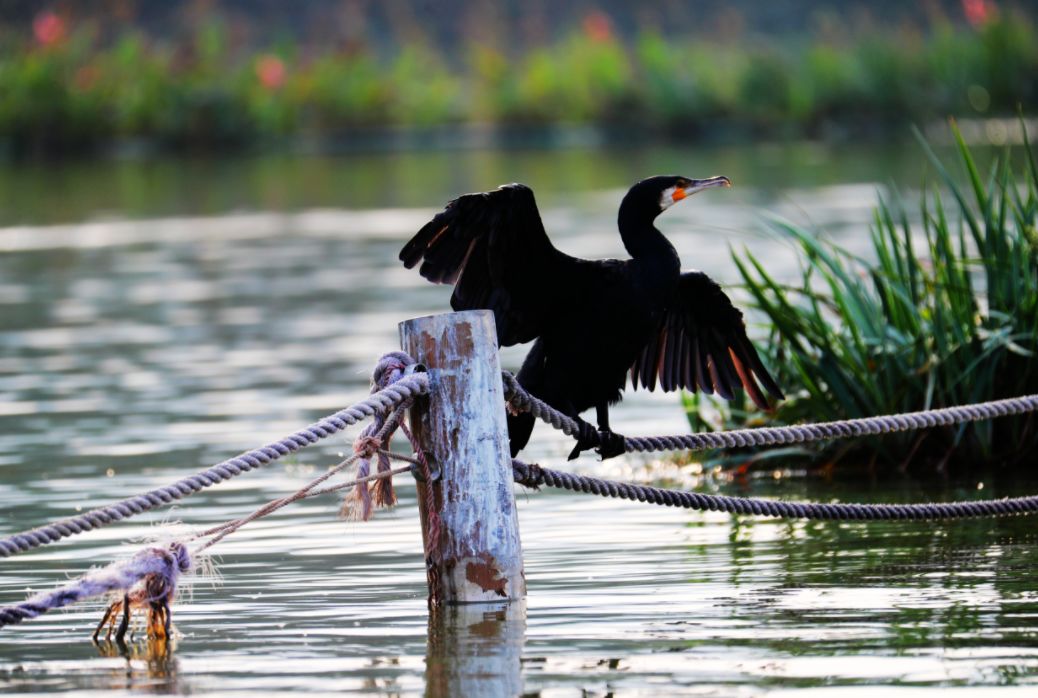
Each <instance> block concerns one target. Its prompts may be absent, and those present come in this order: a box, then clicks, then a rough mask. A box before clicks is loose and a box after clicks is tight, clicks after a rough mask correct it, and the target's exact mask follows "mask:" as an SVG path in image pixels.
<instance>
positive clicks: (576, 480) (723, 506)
mask: <svg viewBox="0 0 1038 698" xmlns="http://www.w3.org/2000/svg"><path fill="white" fill-rule="evenodd" d="M512 476H513V478H514V479H515V481H516V482H517V483H519V484H520V485H523V486H524V487H532V488H537V487H539V486H541V485H547V486H548V487H558V488H560V489H565V490H570V491H571V492H583V493H586V494H597V495H598V496H600V497H614V498H617V499H629V500H632V501H638V502H646V503H648V504H658V505H660V506H666V507H681V508H683V509H696V510H699V511H724V512H728V513H729V514H754V515H757V516H776V517H782V518H787V519H815V520H821V521H881V520H896V521H934V520H937V519H968V518H977V517H987V516H1008V515H1012V514H1029V513H1034V512H1036V511H1038V496H1033V495H1032V496H1028V497H1012V498H1006V499H987V500H978V501H974V502H951V503H948V504H940V503H933V504H815V503H800V502H780V501H774V500H770V499H757V498H754V497H726V496H724V495H716V494H699V493H697V492H686V491H684V490H667V489H662V488H659V487H648V486H646V485H635V484H631V483H626V482H616V481H614V480H602V479H599V478H595V477H588V476H586V475H574V474H572V473H563V472H560V471H558V470H551V469H549V468H542V467H540V466H539V465H537V464H535V463H524V462H522V461H519V460H513V461H512Z"/></svg>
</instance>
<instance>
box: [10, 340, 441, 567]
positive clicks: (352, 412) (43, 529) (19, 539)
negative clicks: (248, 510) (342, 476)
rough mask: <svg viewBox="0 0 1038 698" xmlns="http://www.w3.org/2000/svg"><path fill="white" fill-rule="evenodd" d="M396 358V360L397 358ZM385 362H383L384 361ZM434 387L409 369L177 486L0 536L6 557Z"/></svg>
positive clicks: (238, 470)
mask: <svg viewBox="0 0 1038 698" xmlns="http://www.w3.org/2000/svg"><path fill="white" fill-rule="evenodd" d="M387 356H389V355H387ZM384 360H385V359H384ZM393 360H396V359H395V357H394V359H393ZM382 363H383V362H382V361H380V362H379V366H381V365H382ZM378 371H379V368H378V367H376V372H378ZM428 387H429V377H428V375H427V374H425V373H409V374H407V375H403V376H400V377H399V379H398V380H397V381H396V382H395V383H393V384H391V385H389V386H387V387H386V388H384V389H382V390H380V391H378V392H377V393H375V394H373V395H371V396H370V397H368V398H366V399H365V400H362V401H360V402H358V403H356V404H355V405H351V406H350V407H347V408H346V409H343V410H340V411H338V412H336V413H335V414H332V415H329V416H327V417H324V418H323V419H321V420H319V421H317V422H314V423H313V424H311V425H310V426H308V427H305V428H304V429H301V430H299V431H297V432H295V433H294V434H291V435H290V436H287V437H285V438H283V439H281V440H279V441H274V442H272V443H269V444H267V445H266V446H261V447H260V448H257V449H254V450H252V451H246V452H245V453H242V454H241V455H239V456H236V457H234V458H231V459H229V460H225V461H223V462H222V463H218V464H216V465H214V466H212V467H210V468H207V469H205V470H203V471H201V472H198V473H195V474H194V475H191V476H189V477H186V478H183V479H181V480H177V481H176V482H174V483H173V484H171V485H167V486H165V487H160V488H158V489H154V490H151V491H150V492H145V493H144V494H140V495H137V496H135V497H130V498H128V499H124V500H122V501H120V502H116V503H114V504H109V505H108V506H104V507H100V508H98V509H94V510H92V511H88V512H85V513H83V514H80V515H78V516H73V517H70V518H67V519H64V520H62V521H57V522H55V523H50V524H47V525H45V526H40V527H39V528H34V529H32V530H30V531H23V532H21V533H15V534H13V535H10V536H8V537H6V538H2V539H0V557H10V556H11V555H14V554H16V553H21V552H25V551H27V550H32V549H33V548H37V547H39V546H42V545H47V544H49V543H53V542H55V541H58V540H61V539H62V538H65V537H67V536H72V535H75V534H77V533H82V532H84V531H89V530H92V529H95V528H100V527H101V526H105V525H107V524H110V523H113V522H115V521H119V520H121V519H127V518H130V517H131V516H135V515H137V514H141V513H143V512H145V511H149V510H150V509H154V508H155V507H159V506H162V505H164V504H169V503H170V502H172V501H174V500H177V499H181V498H183V497H187V496H189V495H192V494H194V493H195V492H198V491H200V490H203V489H205V488H206V487H209V486H211V485H215V484H217V483H219V482H223V481H225V480H229V479H231V478H232V477H234V476H236V475H241V474H242V473H245V472H248V471H250V470H254V469H256V468H258V467H260V466H262V465H266V464H267V463H270V462H272V461H275V460H277V459H278V458H281V457H282V456H286V455H288V454H290V453H294V452H295V451H298V450H299V449H301V448H305V447H307V446H310V445H311V444H315V443H317V442H318V441H320V440H321V439H325V438H327V437H329V436H331V435H332V434H335V433H337V432H339V431H342V430H343V429H345V428H346V427H348V426H350V425H352V424H356V423H357V422H360V421H361V420H363V419H366V418H368V417H372V416H374V415H375V414H380V413H381V414H384V413H387V412H389V411H391V410H393V409H395V408H396V407H398V406H399V405H401V404H403V403H404V402H406V401H407V400H410V399H412V398H413V397H415V396H417V395H424V394H425V393H426V392H427V390H428Z"/></svg>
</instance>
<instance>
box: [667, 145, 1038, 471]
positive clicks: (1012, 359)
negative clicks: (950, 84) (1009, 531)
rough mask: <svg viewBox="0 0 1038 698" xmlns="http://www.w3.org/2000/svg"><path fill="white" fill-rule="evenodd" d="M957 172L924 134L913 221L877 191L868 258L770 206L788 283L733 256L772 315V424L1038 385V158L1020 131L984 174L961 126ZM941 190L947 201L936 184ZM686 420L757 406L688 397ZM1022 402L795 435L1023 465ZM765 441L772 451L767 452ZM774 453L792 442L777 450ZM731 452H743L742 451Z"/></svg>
mask: <svg viewBox="0 0 1038 698" xmlns="http://www.w3.org/2000/svg"><path fill="white" fill-rule="evenodd" d="M953 133H954V134H955V136H956V139H957V143H958V159H959V165H960V166H961V170H962V173H963V176H964V180H965V181H964V182H963V181H960V179H957V178H956V177H953V176H952V175H951V174H950V173H949V171H948V170H947V169H946V168H945V165H944V164H943V163H942V161H941V159H939V158H938V157H937V156H936V155H935V154H934V153H933V151H932V150H930V148H929V146H928V145H926V143H925V141H923V139H922V137H920V142H921V143H922V144H923V148H924V150H925V152H926V155H927V156H928V157H929V159H930V161H931V164H932V167H933V168H934V169H935V170H936V172H937V173H938V176H939V178H940V183H941V185H943V186H944V187H945V189H944V190H943V191H945V192H947V193H946V194H942V193H941V191H942V190H941V189H940V188H939V187H935V188H934V189H932V190H931V191H930V192H928V193H925V194H924V195H923V197H922V199H921V202H920V207H921V210H920V215H919V222H918V224H915V225H913V224H912V223H911V222H910V220H909V216H908V214H907V213H906V211H905V209H904V204H903V203H902V202H900V200H898V199H894V200H893V201H885V200H881V201H880V203H879V205H878V207H877V209H876V211H875V219H874V222H873V226H872V246H873V251H874V253H875V260H876V261H874V262H872V261H866V260H864V259H862V258H860V257H856V256H855V255H853V254H851V253H850V252H847V251H846V250H844V249H842V248H840V247H839V246H837V245H836V244H834V243H832V242H831V241H829V240H826V239H825V238H821V237H819V236H818V234H817V233H816V232H815V231H812V230H805V229H803V228H800V227H797V226H795V225H793V224H790V223H786V222H783V221H776V222H775V223H774V226H775V228H776V230H777V231H778V232H779V233H780V234H782V235H784V236H786V237H788V238H789V239H790V240H791V241H792V242H793V244H794V245H795V246H796V247H797V248H798V250H799V251H800V253H801V255H802V265H801V266H802V278H801V279H800V281H799V283H796V284H785V283H780V282H779V281H777V280H775V279H774V278H773V277H772V276H770V275H769V274H768V272H767V271H766V264H764V263H762V262H761V261H760V260H758V259H757V258H756V257H755V256H754V255H753V254H752V253H751V252H750V251H749V250H744V251H741V252H737V253H735V254H734V255H733V257H734V259H735V262H736V265H737V266H738V268H739V271H740V272H741V274H742V277H743V280H744V282H745V284H746V288H747V289H748V291H749V292H750V295H751V297H752V299H753V301H754V305H755V306H756V307H757V308H758V309H759V310H761V311H763V313H764V315H765V316H766V317H767V319H768V320H769V321H770V323H771V324H772V327H773V335H772V337H771V338H770V339H769V341H768V343H767V345H766V347H767V351H766V354H767V355H768V362H769V364H770V365H772V366H774V367H775V370H776V374H775V375H776V378H777V379H778V381H779V383H780V384H782V385H785V386H788V387H789V388H790V392H791V395H790V397H789V399H788V400H786V401H785V402H783V403H782V404H780V405H779V406H778V408H777V411H776V412H775V414H774V415H773V417H774V420H775V421H777V422H780V423H802V422H815V421H828V420H838V419H853V418H859V417H869V416H875V415H882V414H894V413H899V412H912V411H916V410H922V409H931V408H940V407H952V406H956V405H964V404H969V403H975V402H982V401H987V400H995V399H1000V398H1007V397H1017V396H1021V395H1028V394H1034V393H1038V360H1036V355H1038V228H1036V225H1038V167H1036V165H1035V160H1034V154H1033V152H1032V150H1031V148H1030V144H1029V143H1027V136H1026V132H1025V134H1024V140H1025V154H1026V156H1025V158H1024V162H1023V163H1022V164H1021V167H1019V168H1016V170H1014V168H1012V167H1011V163H1010V157H1009V153H1008V152H1007V153H1005V156H1004V157H1002V158H1000V159H997V160H996V161H995V162H994V163H993V164H992V165H991V167H990V170H989V171H988V172H987V173H986V174H982V173H981V171H980V168H978V166H977V163H976V161H975V160H974V158H973V155H972V154H971V152H970V150H969V148H968V147H967V145H966V143H965V141H964V140H963V139H962V137H961V135H960V133H959V131H958V130H957V129H954V128H953ZM949 198H950V199H951V201H950V202H948V201H947V199H949ZM686 406H687V407H688V409H689V415H690V417H689V418H690V421H691V422H692V426H693V428H694V429H697V430H702V429H704V428H708V427H707V424H708V422H712V427H711V428H716V427H717V426H718V424H717V422H718V417H719V418H720V421H721V423H722V424H723V426H725V427H727V428H735V427H738V426H745V425H746V424H748V423H749V422H750V421H751V420H755V419H759V414H757V415H755V414H753V413H751V412H748V411H747V410H746V409H745V408H746V405H742V406H738V405H737V406H736V408H735V409H732V408H730V407H729V406H723V405H720V404H718V403H716V402H715V401H713V400H711V399H709V398H703V397H687V398H686ZM1036 448H1038V425H1036V422H1035V418H1034V415H1023V416H1020V417H1011V418H1002V419H998V420H988V421H981V422H976V423H972V424H968V425H960V426H954V427H940V428H934V429H930V430H925V431H910V432H903V433H896V434H890V435H886V436H883V437H872V438H868V439H862V440H858V441H856V442H847V441H836V442H832V443H823V444H820V445H812V446H811V447H810V448H803V449H796V454H799V455H806V456H808V457H809V458H810V459H811V460H812V461H813V462H815V463H823V464H830V465H831V464H833V463H835V462H836V461H837V460H839V459H840V458H846V459H847V460H851V461H856V462H857V463H863V462H871V463H872V464H874V465H878V466H882V467H885V468H889V467H891V466H894V467H898V466H900V467H901V468H903V469H908V468H911V469H913V470H915V471H917V472H921V471H927V470H929V471H937V472H946V471H949V470H953V469H957V470H959V471H960V472H974V471H977V470H982V469H989V468H995V467H1002V468H1019V467H1021V466H1022V465H1024V464H1029V463H1030V462H1031V461H1032V460H1033V457H1034V451H1035V449H1036ZM768 455H769V456H774V455H775V453H774V452H772V453H769V454H768ZM781 455H783V456H785V457H788V456H791V455H794V453H793V452H792V451H790V450H788V449H787V450H786V451H784V452H782V453H781ZM740 458H745V456H741V457H740Z"/></svg>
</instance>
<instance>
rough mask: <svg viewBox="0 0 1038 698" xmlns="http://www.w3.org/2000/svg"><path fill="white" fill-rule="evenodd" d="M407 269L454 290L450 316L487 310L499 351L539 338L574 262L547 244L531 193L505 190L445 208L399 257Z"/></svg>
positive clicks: (524, 188)
mask: <svg viewBox="0 0 1038 698" xmlns="http://www.w3.org/2000/svg"><path fill="white" fill-rule="evenodd" d="M400 260H401V261H402V262H403V263H404V266H406V267H407V268H408V269H410V268H412V267H414V266H415V265H416V264H418V263H419V262H421V263H422V266H421V268H420V269H419V272H420V273H421V275H422V276H424V277H425V278H426V279H429V280H430V281H432V282H435V283H444V284H454V293H453V295H451V307H452V308H454V309H455V310H474V309H480V308H486V309H489V310H493V311H494V319H495V321H496V322H497V334H498V341H499V342H500V343H501V344H502V345H510V344H518V343H521V342H527V341H529V340H531V339H533V338H534V337H537V336H539V335H540V334H541V332H542V330H543V323H544V318H546V317H550V316H551V308H552V306H553V305H557V304H558V303H559V302H560V299H559V298H557V297H555V291H556V290H558V289H557V288H556V286H558V285H559V283H560V280H562V279H565V278H566V277H567V276H568V274H569V273H570V272H571V269H570V267H572V266H575V264H576V260H575V259H574V258H572V257H570V256H569V255H566V254H563V253H562V252H559V251H558V250H557V249H555V247H554V246H553V245H552V244H551V241H550V240H549V239H548V235H547V233H545V231H544V226H543V224H542V223H541V217H540V213H539V212H538V211H537V203H536V201H535V200H534V197H533V191H532V190H531V189H530V188H529V187H527V186H525V185H522V184H506V185H505V186H502V187H500V188H498V189H495V190H494V191H488V192H482V193H478V194H465V195H463V196H459V197H458V198H457V199H454V200H453V201H451V202H450V203H448V204H447V207H446V208H445V209H444V210H443V211H441V212H440V213H438V214H436V216H435V217H434V218H433V219H432V220H431V221H429V222H428V223H426V224H425V225H424V226H423V227H422V229H421V230H419V231H418V233H416V234H415V236H414V237H413V238H412V239H411V240H410V241H409V242H408V243H407V244H406V245H404V248H403V249H402V250H401V251H400Z"/></svg>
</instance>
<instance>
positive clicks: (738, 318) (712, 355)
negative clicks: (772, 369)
mask: <svg viewBox="0 0 1038 698" xmlns="http://www.w3.org/2000/svg"><path fill="white" fill-rule="evenodd" d="M657 381H658V382H659V384H660V387H661V388H663V390H664V391H667V392H670V391H672V390H677V389H678V388H684V389H685V390H689V391H692V392H695V391H696V390H700V391H702V392H704V393H707V394H708V395H709V394H713V393H714V392H716V393H717V394H718V395H720V396H721V397H723V398H725V399H726V400H731V399H732V397H733V395H734V391H735V390H737V389H739V388H740V387H742V388H745V389H746V392H747V393H749V395H750V398H751V399H752V400H753V402H754V404H756V405H757V406H758V407H760V408H761V409H767V407H768V400H767V398H766V397H765V396H764V394H763V392H762V390H761V388H762V387H763V389H764V390H766V391H767V392H768V393H770V394H771V396H772V397H774V398H776V399H779V400H781V399H783V397H784V396H783V395H782V390H781V389H779V387H778V384H776V383H775V380H774V379H773V378H772V377H771V375H770V374H769V373H768V371H767V369H766V368H764V364H763V363H761V360H760V357H759V356H758V355H757V350H756V349H754V348H753V344H751V343H750V340H749V338H748V337H747V336H746V324H745V323H744V322H743V318H742V313H741V312H740V311H739V309H738V308H736V307H735V306H734V305H732V301H731V300H730V299H729V298H728V296H726V295H725V293H724V291H722V290H721V287H720V286H718V285H717V282H715V281H714V280H713V279H711V278H710V277H709V276H707V275H706V274H704V273H702V272H698V271H697V272H688V273H686V274H682V275H681V280H680V281H679V282H678V287H677V290H676V291H675V293H674V296H673V298H672V300H671V302H670V304H669V307H668V308H667V311H666V313H665V314H664V316H663V319H662V320H661V321H660V327H659V330H658V331H657V332H656V333H654V334H653V335H652V338H651V339H650V340H649V342H648V343H647V344H646V345H645V348H644V349H643V350H642V352H641V354H640V355H639V356H638V358H637V359H636V360H635V362H634V365H633V366H631V384H632V385H633V386H634V387H635V388H637V387H638V383H639V382H640V383H641V384H642V385H643V386H645V387H646V388H648V389H649V390H654V389H655V388H656V383H657Z"/></svg>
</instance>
